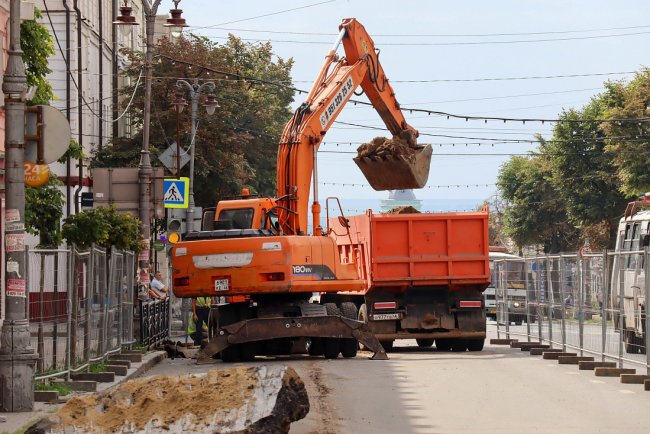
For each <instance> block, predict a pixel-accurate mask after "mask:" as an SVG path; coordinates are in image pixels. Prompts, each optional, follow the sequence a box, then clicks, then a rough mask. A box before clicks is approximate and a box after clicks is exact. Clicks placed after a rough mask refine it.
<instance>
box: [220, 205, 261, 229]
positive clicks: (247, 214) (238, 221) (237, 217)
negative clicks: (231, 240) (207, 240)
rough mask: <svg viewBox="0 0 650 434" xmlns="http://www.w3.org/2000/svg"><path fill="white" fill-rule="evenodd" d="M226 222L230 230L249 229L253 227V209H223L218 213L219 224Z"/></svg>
mask: <svg viewBox="0 0 650 434" xmlns="http://www.w3.org/2000/svg"><path fill="white" fill-rule="evenodd" d="M224 221H228V222H230V223H231V225H232V227H231V229H251V228H252V227H253V208H242V209H224V210H223V211H221V212H220V213H219V222H224Z"/></svg>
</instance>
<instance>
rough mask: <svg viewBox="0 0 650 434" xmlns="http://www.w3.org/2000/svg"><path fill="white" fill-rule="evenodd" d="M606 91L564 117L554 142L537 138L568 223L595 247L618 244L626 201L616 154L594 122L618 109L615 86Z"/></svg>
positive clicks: (599, 126)
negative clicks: (618, 228) (616, 164)
mask: <svg viewBox="0 0 650 434" xmlns="http://www.w3.org/2000/svg"><path fill="white" fill-rule="evenodd" d="M606 88H607V90H606V91H605V92H604V93H601V94H599V95H596V96H594V97H593V98H591V101H590V102H589V103H588V104H586V105H585V106H584V107H582V109H579V110H575V109H571V110H567V111H564V112H563V113H561V114H560V116H559V119H560V120H561V122H558V123H557V124H555V127H554V128H553V137H552V138H551V140H549V141H545V140H543V139H542V138H541V137H539V140H540V141H541V143H542V145H541V148H543V149H544V153H545V155H546V156H547V157H548V159H549V162H550V165H551V173H552V179H551V182H552V184H553V186H554V188H555V189H556V190H557V191H558V193H559V197H560V198H561V199H562V201H563V202H564V206H565V209H566V214H567V217H568V218H569V221H570V223H571V224H572V225H573V226H575V227H576V228H578V229H579V230H581V231H583V232H584V233H585V235H586V234H587V233H588V234H589V237H588V239H589V240H590V241H591V242H592V243H593V245H594V246H595V247H606V246H608V245H610V244H611V243H612V242H613V241H614V240H615V238H616V227H617V221H618V217H619V215H620V210H621V208H622V207H624V206H625V203H626V202H627V199H628V198H627V197H626V196H625V195H624V194H623V193H622V192H621V191H620V189H619V185H620V180H619V177H618V172H617V169H616V166H615V165H614V155H613V154H612V153H611V152H609V151H608V150H607V149H606V147H605V133H604V131H603V129H602V124H601V123H600V122H594V121H592V120H593V119H600V118H602V117H603V116H604V114H605V113H606V111H607V110H608V109H611V108H613V107H616V106H617V105H619V104H620V92H618V90H617V86H615V85H612V84H610V83H606Z"/></svg>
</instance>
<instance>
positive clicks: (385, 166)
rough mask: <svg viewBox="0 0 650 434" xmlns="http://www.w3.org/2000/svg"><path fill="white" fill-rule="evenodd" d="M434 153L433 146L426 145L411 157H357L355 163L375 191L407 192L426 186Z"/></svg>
mask: <svg viewBox="0 0 650 434" xmlns="http://www.w3.org/2000/svg"><path fill="white" fill-rule="evenodd" d="M432 153H433V149H432V148H431V145H424V146H423V147H422V149H418V150H417V151H415V152H414V153H412V154H410V155H397V156H394V155H385V156H378V155H371V156H366V157H355V158H354V162H355V163H357V166H359V169H361V172H362V173H363V175H364V176H365V177H366V179H367V180H368V182H369V183H370V186H371V187H372V188H373V189H375V190H377V191H382V190H407V189H411V188H422V187H424V186H425V185H426V183H427V180H428V179H429V166H430V164H431V154H432Z"/></svg>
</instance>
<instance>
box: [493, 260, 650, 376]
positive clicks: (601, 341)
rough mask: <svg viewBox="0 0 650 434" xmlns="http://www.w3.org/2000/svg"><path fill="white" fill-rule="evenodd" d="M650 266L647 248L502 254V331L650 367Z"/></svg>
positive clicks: (499, 313)
mask: <svg viewBox="0 0 650 434" xmlns="http://www.w3.org/2000/svg"><path fill="white" fill-rule="evenodd" d="M649 266H650V254H649V251H648V249H647V248H646V249H645V250H637V251H627V252H607V251H606V252H602V253H589V254H582V255H580V254H576V253H567V254H564V253H563V254H558V255H545V256H536V257H529V258H521V259H514V260H513V259H502V260H501V259H500V260H495V261H494V262H493V267H494V268H495V275H496V276H497V277H496V280H497V282H495V287H496V299H497V324H496V327H497V335H498V336H499V337H501V335H502V334H505V337H506V338H508V339H509V338H511V337H517V338H523V339H525V340H528V341H529V342H531V341H539V342H542V343H546V344H551V346H552V347H556V348H560V349H562V350H564V351H569V352H576V353H577V354H578V355H580V356H594V357H595V358H596V359H597V360H600V361H615V362H617V363H618V366H619V367H623V366H637V367H645V368H646V371H647V373H648V374H649V375H650V351H646V348H648V344H649V343H650V342H649V341H650V339H649V335H650V333H648V327H650V323H648V322H646V320H645V306H646V302H645V301H646V300H650V279H646V278H645V276H646V275H647V274H648V271H649V270H650V268H649ZM513 269H514V270H513ZM522 297H523V298H522Z"/></svg>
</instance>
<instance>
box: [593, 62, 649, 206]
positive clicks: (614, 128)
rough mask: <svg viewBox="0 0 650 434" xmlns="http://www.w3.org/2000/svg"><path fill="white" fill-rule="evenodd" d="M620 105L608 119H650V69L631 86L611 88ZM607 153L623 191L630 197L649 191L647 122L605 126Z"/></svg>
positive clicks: (621, 122) (608, 124)
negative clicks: (614, 91)
mask: <svg viewBox="0 0 650 434" xmlns="http://www.w3.org/2000/svg"><path fill="white" fill-rule="evenodd" d="M611 86H612V88H615V89H616V92H617V94H618V95H619V104H617V105H615V106H613V107H611V108H609V109H608V110H607V111H606V117H607V118H609V119H635V118H647V117H648V116H650V69H648V68H643V69H642V70H641V71H639V72H637V73H636V74H635V77H634V79H632V81H631V82H630V83H628V84H625V83H623V82H618V83H613V84H611ZM603 130H604V132H605V133H606V142H607V150H608V152H609V153H610V154H611V155H612V159H613V164H614V166H615V167H616V168H617V170H618V177H619V179H620V189H621V191H622V192H623V193H624V194H625V195H626V196H627V197H635V196H638V195H639V194H642V193H645V192H647V191H650V171H649V170H648V167H650V151H648V149H650V148H649V146H650V125H649V124H648V121H647V120H645V121H638V122H636V121H614V122H606V123H605V124H604V125H603Z"/></svg>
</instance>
